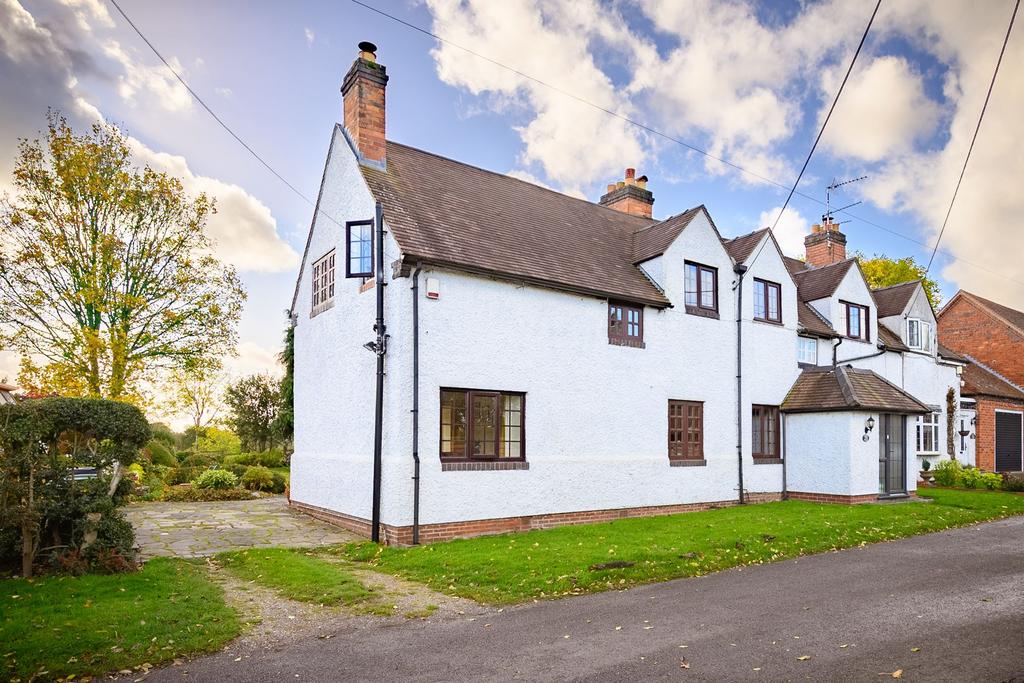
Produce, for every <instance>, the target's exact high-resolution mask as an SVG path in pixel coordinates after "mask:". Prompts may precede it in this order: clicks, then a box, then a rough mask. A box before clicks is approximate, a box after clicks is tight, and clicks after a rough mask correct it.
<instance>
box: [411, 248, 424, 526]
mask: <svg viewBox="0 0 1024 683" xmlns="http://www.w3.org/2000/svg"><path fill="white" fill-rule="evenodd" d="M421 270H423V268H422V267H420V264H418V263H417V264H416V270H415V271H414V272H413V274H412V462H413V473H412V544H413V545H419V544H420V271H421Z"/></svg>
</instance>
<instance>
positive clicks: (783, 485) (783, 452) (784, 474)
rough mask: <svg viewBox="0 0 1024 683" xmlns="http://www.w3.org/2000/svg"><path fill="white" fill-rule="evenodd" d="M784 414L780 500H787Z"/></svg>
mask: <svg viewBox="0 0 1024 683" xmlns="http://www.w3.org/2000/svg"><path fill="white" fill-rule="evenodd" d="M787 417H789V416H788V415H787V414H786V413H783V414H782V500H789V489H788V488H787V484H786V451H787V450H788V449H787V448H786V440H787V439H788V438H789V430H787V429H786V418H787Z"/></svg>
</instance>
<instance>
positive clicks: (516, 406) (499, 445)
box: [440, 389, 526, 460]
mask: <svg viewBox="0 0 1024 683" xmlns="http://www.w3.org/2000/svg"><path fill="white" fill-rule="evenodd" d="M525 416H526V396H525V395H524V394H520V393H509V392H502V391H482V390H477V389H441V420H440V421H441V459H442V460H525V459H526V420H525Z"/></svg>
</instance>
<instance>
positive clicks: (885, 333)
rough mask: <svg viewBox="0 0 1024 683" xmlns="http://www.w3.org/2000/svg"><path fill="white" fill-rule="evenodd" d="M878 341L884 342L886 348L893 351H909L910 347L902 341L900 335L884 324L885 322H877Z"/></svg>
mask: <svg viewBox="0 0 1024 683" xmlns="http://www.w3.org/2000/svg"><path fill="white" fill-rule="evenodd" d="M878 341H880V342H882V343H883V344H885V346H886V348H889V349H892V350H893V351H909V350H910V347H908V346H907V345H906V344H904V343H903V340H902V339H900V336H899V335H898V334H896V333H895V332H893V331H892V330H890V329H889V328H888V327H886V326H885V323H878Z"/></svg>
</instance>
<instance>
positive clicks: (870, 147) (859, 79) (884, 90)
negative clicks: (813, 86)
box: [818, 56, 940, 161]
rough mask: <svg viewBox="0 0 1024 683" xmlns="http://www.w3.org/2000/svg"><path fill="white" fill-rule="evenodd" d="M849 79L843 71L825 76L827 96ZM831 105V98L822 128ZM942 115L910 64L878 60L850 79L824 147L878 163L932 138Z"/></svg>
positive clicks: (822, 113) (822, 115)
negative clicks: (842, 80)
mask: <svg viewBox="0 0 1024 683" xmlns="http://www.w3.org/2000/svg"><path fill="white" fill-rule="evenodd" d="M844 73H845V68H844V67H836V68H834V69H829V70H827V71H825V72H824V74H823V75H822V78H821V81H822V91H823V92H825V93H835V92H836V90H838V88H839V83H840V81H841V79H842V77H843V74H844ZM831 103H832V97H831V96H830V97H829V98H828V99H827V101H826V102H825V103H824V104H823V106H822V109H821V111H820V112H819V117H818V121H819V125H820V122H821V121H823V120H824V118H825V114H826V113H827V111H828V107H829V106H830V105H831ZM939 114H940V111H939V105H938V104H937V103H936V102H934V101H932V100H931V99H929V98H928V96H927V95H925V92H924V83H923V80H922V77H921V76H920V75H919V74H917V73H915V72H914V70H913V68H912V67H911V66H910V64H908V63H907V60H906V59H904V58H902V57H893V56H886V57H879V58H878V59H875V60H873V61H872V62H871V63H870V64H868V65H866V66H864V68H858V69H857V70H855V71H854V73H853V74H852V75H851V77H850V80H849V82H848V83H847V85H846V88H845V89H844V90H843V95H842V97H841V98H840V100H839V104H838V105H837V106H836V109H835V111H834V112H833V114H832V118H831V119H830V120H829V125H828V128H826V130H825V134H824V136H823V137H822V140H821V142H822V146H823V147H826V148H829V149H831V150H832V151H833V152H834V153H836V154H838V155H842V156H848V157H852V158H854V159H861V160H864V161H879V160H882V159H884V158H886V157H888V156H890V155H891V154H893V153H897V152H905V151H908V150H911V149H913V147H914V143H915V142H917V141H919V140H922V139H927V138H929V137H930V136H931V135H932V134H933V133H934V132H935V127H936V125H937V124H938V121H939Z"/></svg>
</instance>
